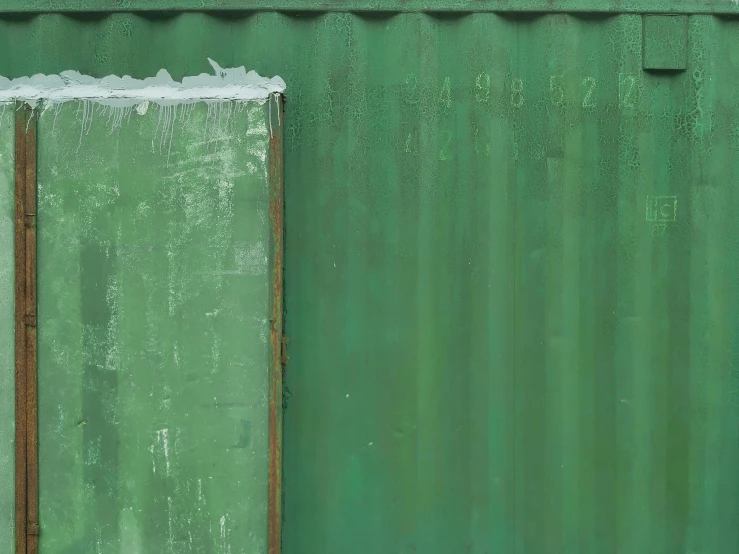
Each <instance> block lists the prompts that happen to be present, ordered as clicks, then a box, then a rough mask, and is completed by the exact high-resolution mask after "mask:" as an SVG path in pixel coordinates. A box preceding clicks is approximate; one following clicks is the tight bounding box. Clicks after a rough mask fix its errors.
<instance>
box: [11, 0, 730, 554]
mask: <svg viewBox="0 0 739 554" xmlns="http://www.w3.org/2000/svg"><path fill="white" fill-rule="evenodd" d="M337 5H338V4H337ZM670 5H674V6H679V5H683V4H681V3H671V4H670ZM380 6H381V5H380ZM411 6H413V5H412V4H411ZM416 6H417V5H416ZM551 9H556V8H555V7H552V8H551ZM731 9H733V8H731ZM649 11H656V10H649ZM688 30H689V33H688V41H689V44H688V58H687V69H686V71H683V72H680V73H652V72H644V71H643V70H642V64H643V50H642V48H643V34H642V31H643V21H642V17H641V16H639V15H621V16H612V17H601V16H596V15H587V16H569V15H541V16H534V15H530V16H524V15H520V16H513V15H504V16H501V15H495V14H475V15H451V14H447V15H438V16H429V15H423V14H401V15H396V16H388V15H387V14H373V15H349V14H341V13H331V14H317V13H314V14H296V15H287V14H281V13H260V14H240V15H237V16H234V17H226V16H225V15H223V14H221V15H219V16H217V17H214V16H207V15H203V14H184V15H180V16H171V17H170V16H157V17H152V18H145V17H140V16H136V15H130V14H121V15H111V16H98V15H90V16H87V17H85V18H68V17H65V16H61V15H44V16H38V17H29V18H17V19H12V20H3V21H2V22H0V47H2V48H3V49H4V50H3V51H5V52H7V55H6V56H4V57H3V58H2V59H0V74H3V75H7V76H19V75H24V74H29V73H34V72H45V73H51V72H58V71H61V70H64V69H68V68H75V69H78V70H80V71H84V72H88V73H92V74H95V75H105V74H108V73H118V74H126V73H128V74H131V75H134V76H137V77H143V76H147V75H151V74H153V73H154V72H155V71H156V70H158V69H159V68H160V67H166V68H168V69H169V70H170V71H171V73H172V74H173V76H174V77H175V78H179V77H182V76H183V75H185V74H192V73H198V72H201V71H202V72H205V71H208V65H207V62H206V60H205V57H206V56H210V57H211V58H214V59H215V60H217V61H218V62H219V63H220V64H221V65H223V66H227V65H241V64H244V65H245V66H247V67H249V68H254V69H257V70H258V71H259V72H260V73H261V74H263V75H274V74H278V75H280V76H282V77H283V78H284V79H285V81H286V82H287V84H288V91H287V99H286V105H285V116H286V122H287V125H286V133H285V195H286V197H285V202H286V219H285V224H286V291H285V293H286V297H285V300H286V319H285V323H286V332H287V335H288V337H287V338H288V355H289V359H288V365H287V372H286V387H287V389H288V394H287V395H286V412H285V431H284V441H285V444H284V476H285V479H284V491H285V495H284V498H285V504H284V511H283V513H284V536H283V550H284V552H285V553H286V554H344V553H346V552H353V553H357V554H375V553H378V554H379V553H382V554H386V553H388V552H391V553H398V554H411V553H416V552H418V553H424V554H436V553H439V554H442V553H444V554H448V553H454V554H458V553H459V554H466V553H471V554H485V553H491V552H508V553H514V554H543V553H546V554H571V553H582V554H592V553H594V552H602V553H611V552H619V553H620V552H635V553H643V552H649V553H654V554H674V553H675V552H681V553H682V552H695V553H710V554H736V552H737V551H739V525H737V524H738V523H739V473H738V472H737V467H738V464H739V436H738V435H739V425H738V423H739V395H737V390H739V378H738V376H739V373H738V372H739V369H738V368H737V354H738V353H739V345H738V344H737V336H739V335H738V332H739V328H738V327H737V314H738V312H739V280H737V277H736V276H737V275H739V256H738V255H737V250H736V235H737V232H739V229H737V225H738V223H737V218H736V217H735V213H736V212H737V211H738V210H739V197H738V196H737V193H736V192H735V190H736V187H735V181H736V179H737V175H739V166H738V165H737V163H738V162H737V160H739V157H737V151H738V150H739V109H738V108H739V106H738V105H737V100H736V93H735V89H736V82H737V78H738V77H739V49H738V47H737V45H738V44H739V43H738V42H737V40H736V39H737V36H738V33H739V22H737V21H736V20H733V19H728V18H727V19H722V18H716V17H712V16H691V17H690V18H689V29H688ZM45 117H47V116H45ZM58 124H59V123H58V122H57V125H58ZM83 147H84V142H83ZM42 163H43V162H42ZM70 163H71V162H70ZM137 163H138V162H137ZM145 382H146V381H145ZM42 394H43V393H42ZM41 485H42V487H43V486H44V483H43V481H42V483H41ZM68 490H75V489H68ZM75 494H77V493H75ZM159 497H160V496H159V495H157V498H159ZM42 515H43V513H42ZM42 526H43V522H42ZM234 545H236V543H234ZM239 546H241V545H239ZM244 548H245V547H244ZM234 549H236V546H234Z"/></svg>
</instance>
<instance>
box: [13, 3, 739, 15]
mask: <svg viewBox="0 0 739 554" xmlns="http://www.w3.org/2000/svg"><path fill="white" fill-rule="evenodd" d="M202 10H210V11H247V10H248V11H262V10H267V11H289V12H326V11H344V12H346V11H353V12H460V13H461V12H499V13H504V12H534V13H554V12H568V13H572V12H584V13H642V12H646V13H714V14H738V13H739V5H737V4H736V3H735V2H733V0H403V1H402V2H398V1H397V0H310V1H306V0H4V2H3V3H2V5H0V12H15V13H28V12H30V13H38V12H69V13H84V12H97V13H105V12H131V11H139V12H163V11H165V12H166V11H171V12H180V11H202Z"/></svg>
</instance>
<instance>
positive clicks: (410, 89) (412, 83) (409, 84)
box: [405, 73, 418, 105]
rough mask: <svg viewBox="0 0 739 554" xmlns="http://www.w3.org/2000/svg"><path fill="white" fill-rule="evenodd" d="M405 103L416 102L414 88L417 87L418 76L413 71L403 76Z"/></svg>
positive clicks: (412, 103)
mask: <svg viewBox="0 0 739 554" xmlns="http://www.w3.org/2000/svg"><path fill="white" fill-rule="evenodd" d="M405 87H406V92H405V103H406V104H410V105H415V104H418V98H416V88H418V77H416V76H415V75H414V74H413V73H411V74H410V75H408V77H406V78H405Z"/></svg>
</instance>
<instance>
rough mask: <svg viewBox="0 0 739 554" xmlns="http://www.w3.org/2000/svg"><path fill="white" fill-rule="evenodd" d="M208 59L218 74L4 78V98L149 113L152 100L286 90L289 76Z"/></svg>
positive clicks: (0, 86) (0, 97) (258, 96)
mask: <svg viewBox="0 0 739 554" xmlns="http://www.w3.org/2000/svg"><path fill="white" fill-rule="evenodd" d="M208 61H209V62H210V64H211V66H212V67H213V70H214V72H215V75H208V74H207V73H201V74H200V75H197V76H192V77H185V78H183V79H182V82H178V81H175V80H174V79H172V77H171V76H170V74H169V73H168V72H167V70H166V69H160V70H159V71H158V72H157V74H156V76H155V77H147V78H145V79H134V78H133V77H130V76H128V75H124V76H123V77H119V76H117V75H109V76H107V77H103V78H102V79H97V78H95V77H90V76H89V75H82V74H81V73H78V72H77V71H63V72H61V73H60V74H59V75H42V74H38V75H33V76H31V77H18V78H17V79H8V78H6V77H0V103H2V102H12V101H16V100H20V101H25V102H27V103H28V104H30V105H31V106H35V105H36V104H37V103H38V102H40V101H42V102H44V103H46V104H49V105H53V104H58V103H62V102H68V101H71V100H91V101H93V102H96V103H98V104H102V105H105V106H112V107H116V108H124V107H133V106H135V107H136V111H137V112H138V113H139V114H144V113H146V111H147V109H148V107H149V104H150V103H156V104H159V105H162V106H171V105H175V104H181V103H192V102H198V101H203V100H215V101H218V100H221V101H228V100H241V101H259V102H262V103H263V102H266V101H267V100H268V99H269V96H270V95H271V94H280V93H282V92H284V91H285V81H283V80H282V78H280V77H277V76H275V77H272V78H267V77H261V76H260V75H259V74H258V73H257V72H256V71H249V72H247V71H246V69H245V68H244V66H241V67H234V68H223V67H221V66H219V65H218V64H217V63H216V62H214V61H213V60H211V59H210V58H208ZM117 115H118V114H117Z"/></svg>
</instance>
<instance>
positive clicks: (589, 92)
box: [582, 77, 595, 108]
mask: <svg viewBox="0 0 739 554" xmlns="http://www.w3.org/2000/svg"><path fill="white" fill-rule="evenodd" d="M582 84H583V86H584V87H585V89H586V90H585V98H583V101H582V107H583V108H594V107H595V102H594V101H593V100H592V97H593V92H594V91H595V77H585V78H584V79H583V80H582Z"/></svg>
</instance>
